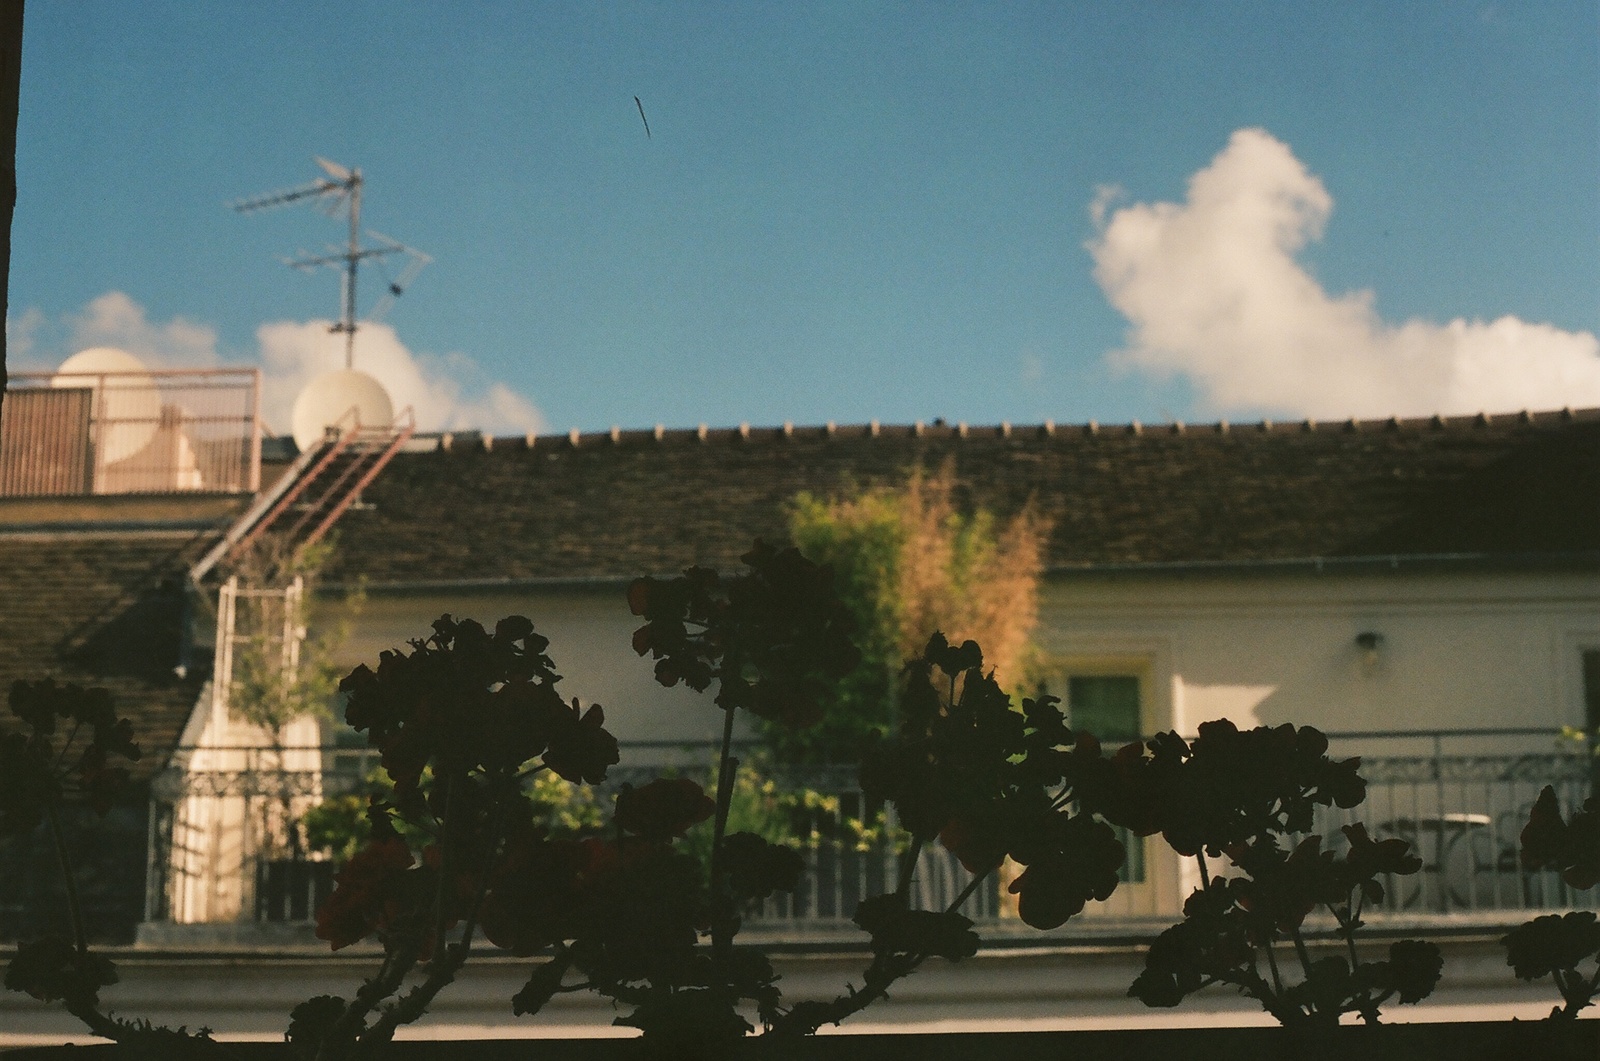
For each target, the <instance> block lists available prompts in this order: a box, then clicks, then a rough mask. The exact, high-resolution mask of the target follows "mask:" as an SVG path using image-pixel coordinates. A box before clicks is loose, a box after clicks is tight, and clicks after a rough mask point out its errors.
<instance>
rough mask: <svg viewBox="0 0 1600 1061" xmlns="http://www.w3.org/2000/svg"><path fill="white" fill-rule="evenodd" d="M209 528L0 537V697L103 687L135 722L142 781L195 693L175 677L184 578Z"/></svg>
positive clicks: (190, 683)
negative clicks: (29, 688)
mask: <svg viewBox="0 0 1600 1061" xmlns="http://www.w3.org/2000/svg"><path fill="white" fill-rule="evenodd" d="M214 538H215V532H204V533H196V532H193V531H177V532H174V531H160V532H150V531H128V530H98V531H97V530H92V529H81V530H70V531H60V530H53V531H49V532H10V533H4V534H0V587H4V593H3V595H0V602H3V603H0V695H6V694H9V692H10V688H11V683H12V682H13V681H15V680H16V679H18V678H25V679H38V678H45V677H53V678H55V679H56V680H57V681H63V682H76V683H77V684H80V685H87V686H104V687H105V688H108V689H110V690H111V692H112V694H113V696H115V698H116V704H117V710H118V713H119V714H120V715H123V716H125V717H127V718H130V719H131V720H132V721H133V727H134V732H135V734H136V735H137V737H136V739H137V740H138V743H139V745H140V747H141V748H142V749H143V750H144V752H145V755H144V758H143V759H142V760H141V762H140V763H139V764H138V766H137V767H136V768H135V775H136V776H148V774H149V773H151V772H152V771H153V770H155V769H156V768H158V767H159V766H160V765H161V763H162V762H164V761H165V759H166V754H167V752H168V751H170V750H171V748H172V747H173V746H174V745H176V744H177V742H178V736H179V734H180V733H181V732H182V729H183V725H184V723H185V721H187V719H188V715H189V710H190V708H191V707H193V705H194V702H195V698H196V697H197V696H198V695H199V691H200V689H199V686H200V682H199V680H198V678H197V677H196V676H190V677H185V678H180V677H178V675H177V674H176V673H175V672H174V667H175V666H176V665H177V664H178V661H179V656H178V653H179V648H180V634H181V630H182V623H183V592H182V578H183V572H184V571H185V569H186V568H187V565H188V564H190V563H192V562H193V561H194V559H195V558H196V550H197V549H198V548H200V547H201V546H202V545H203V544H205V543H208V542H210V541H212V540H214Z"/></svg>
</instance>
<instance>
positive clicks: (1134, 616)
mask: <svg viewBox="0 0 1600 1061" xmlns="http://www.w3.org/2000/svg"><path fill="white" fill-rule="evenodd" d="M1363 633H1374V634H1377V635H1379V636H1380V637H1381V641H1380V642H1379V644H1378V646H1377V648H1376V649H1375V650H1371V651H1369V650H1366V649H1363V648H1362V647H1361V646H1360V645H1359V644H1358V643H1357V636H1358V635H1360V634H1363ZM1036 640H1037V642H1038V644H1039V646H1040V648H1041V649H1042V650H1043V652H1044V653H1045V655H1046V658H1047V659H1052V660H1055V661H1057V662H1063V661H1064V662H1066V663H1068V664H1070V663H1071V662H1073V661H1087V662H1092V661H1094V660H1096V659H1102V658H1114V659H1120V660H1129V661H1137V660H1142V661H1145V662H1146V665H1147V666H1148V667H1149V674H1150V677H1151V682H1150V686H1151V695H1150V700H1151V704H1150V706H1149V708H1148V712H1149V715H1150V717H1149V718H1148V719H1147V726H1148V728H1149V729H1151V730H1155V729H1167V728H1175V729H1177V730H1178V731H1180V732H1183V733H1193V732H1194V731H1195V727H1196V726H1198V725H1199V724H1200V723H1201V722H1204V721H1206V720H1208V719H1213V718H1219V717H1228V718H1231V719H1233V720H1234V721H1235V722H1237V723H1239V724H1240V725H1242V726H1247V725H1256V724H1259V723H1273V724H1276V723H1281V722H1294V723H1296V724H1310V725H1316V726H1318V727H1320V728H1323V729H1326V730H1329V731H1352V730H1414V729H1438V728H1488V727H1507V726H1550V727H1554V726H1560V725H1582V724H1583V721H1584V707H1583V687H1582V672H1581V656H1580V653H1581V652H1582V651H1583V650H1584V649H1600V574H1593V573H1590V574H1573V573H1536V574H1526V573H1525V574H1422V573H1411V572H1406V571H1401V572H1398V573H1394V574H1385V575H1371V574H1320V575H1319V574H1312V573H1306V574H1292V575H1285V574H1275V575H1255V576H1242V577H1241V576H1233V577H1223V576H1218V575H1205V576H1188V577H1183V576H1150V575H1138V576H1122V577H1090V576H1067V577H1058V578H1054V579H1051V580H1050V581H1049V582H1048V584H1047V585H1046V586H1045V587H1044V591H1043V593H1042V594H1041V606H1040V623H1039V630H1038V634H1037V636H1036Z"/></svg>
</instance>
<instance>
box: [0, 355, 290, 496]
mask: <svg viewBox="0 0 1600 1061" xmlns="http://www.w3.org/2000/svg"><path fill="white" fill-rule="evenodd" d="M260 402H261V373H260V371H259V370H257V369H206V370H197V371H152V372H101V373H19V374H17V375H13V376H11V377H10V379H9V381H8V384H7V393H6V400H5V417H4V419H3V420H0V497H71V496H83V495H90V494H172V493H253V492H254V491H256V490H258V489H259V488H260V485H261V427H260V412H261V409H260Z"/></svg>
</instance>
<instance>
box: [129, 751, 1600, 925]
mask: <svg viewBox="0 0 1600 1061" xmlns="http://www.w3.org/2000/svg"><path fill="white" fill-rule="evenodd" d="M1358 749H1368V750H1369V754H1367V755H1365V756H1363V760H1362V767H1361V772H1362V774H1363V775H1364V776H1365V777H1366V778H1367V779H1368V795H1367V800H1366V802H1365V803H1364V804H1363V805H1361V806H1360V807H1357V808H1354V809H1352V810H1348V811H1341V810H1337V809H1329V810H1328V811H1327V812H1325V813H1323V814H1321V815H1319V818H1318V821H1317V830H1318V831H1319V832H1320V833H1321V834H1323V835H1324V837H1325V838H1326V839H1325V843H1326V845H1327V846H1329V847H1330V848H1338V847H1339V846H1340V845H1342V844H1343V843H1344V842H1345V841H1344V837H1343V835H1342V833H1341V832H1340V829H1341V827H1342V826H1344V825H1347V824H1349V823H1351V822H1354V821H1361V822H1365V823H1366V825H1367V827H1368V829H1369V831H1371V832H1372V833H1374V834H1375V835H1382V836H1399V837H1402V838H1404V839H1406V840H1408V841H1410V842H1411V843H1412V844H1414V845H1415V846H1416V848H1417V849H1418V852H1419V854H1420V855H1421V857H1422V858H1423V860H1424V870H1423V872H1422V873H1420V874H1417V875H1415V876H1411V877H1401V878H1395V879H1392V880H1390V881H1388V882H1387V886H1386V888H1385V897H1384V900H1383V902H1382V903H1381V904H1380V906H1379V908H1378V909H1377V910H1375V911H1374V913H1375V914H1377V915H1378V916H1384V915H1393V916H1395V917H1400V918H1405V917H1414V916H1417V915H1424V914H1426V915H1438V914H1459V913H1463V912H1488V913H1494V912H1505V913H1506V914H1507V916H1508V917H1510V916H1511V915H1512V914H1514V913H1520V912H1521V911H1527V910H1548V909H1563V908H1570V907H1573V906H1582V905H1584V904H1586V903H1587V904H1591V905H1592V904H1593V903H1594V902H1595V900H1596V896H1594V895H1586V894H1584V893H1577V892H1574V891H1573V890H1572V889H1570V888H1568V887H1566V886H1565V885H1564V884H1563V883H1562V882H1561V880H1560V879H1559V877H1557V876H1556V875H1555V874H1552V873H1546V872H1542V871H1532V870H1527V869H1524V868H1523V867H1522V866H1521V865H1520V864H1519V863H1518V860H1517V839H1518V835H1519V834H1520V832H1521V829H1522V826H1523V824H1524V823H1525V822H1526V820H1527V816H1528V811H1529V809H1530V808H1531V806H1532V804H1533V801H1534V799H1535V798H1536V797H1537V796H1538V794H1539V791H1540V790H1541V789H1542V788H1543V787H1544V786H1545V785H1551V786H1553V787H1554V788H1555V790H1556V792H1557V795H1558V798H1559V799H1560V800H1561V802H1562V804H1563V806H1564V807H1565V808H1566V809H1567V810H1568V811H1569V812H1570V811H1571V810H1572V809H1573V808H1575V807H1578V806H1580V805H1581V804H1582V803H1583V800H1584V798H1585V797H1586V796H1587V795H1588V794H1589V793H1590V792H1591V791H1593V790H1594V788H1595V785H1596V777H1597V773H1596V766H1595V759H1594V757H1593V755H1592V752H1591V749H1590V747H1588V746H1586V745H1584V744H1582V743H1579V742H1573V741H1570V740H1567V741H1564V740H1562V739H1560V737H1559V735H1558V734H1556V733H1555V732H1553V731H1549V730H1499V731H1487V730H1478V731H1438V732H1434V733H1392V732H1386V733H1365V734H1343V735H1337V736H1335V737H1334V743H1333V754H1335V755H1349V754H1355V753H1356V751H1357V750H1358ZM1370 750H1377V751H1378V752H1379V753H1380V754H1370ZM624 752H625V754H624V762H628V763H637V762H639V761H640V760H641V759H642V758H648V759H651V760H653V761H654V762H655V764H656V765H649V766H639V765H634V766H629V767H626V768H613V770H612V771H611V774H610V776H609V779H608V781H607V783H606V785H605V786H602V792H601V793H600V797H601V799H602V802H603V801H604V799H605V798H606V793H607V792H614V791H615V790H616V789H617V787H618V786H620V785H622V784H624V783H628V784H634V785H638V784H642V783H644V782H646V781H648V780H650V779H651V778H653V777H656V776H658V775H659V774H661V773H662V772H663V771H666V772H669V773H676V774H678V775H680V776H691V777H697V779H699V780H701V781H703V782H704V781H708V780H709V778H708V777H707V776H706V775H705V771H706V767H705V765H704V764H705V763H706V762H707V761H708V760H709V759H710V758H711V757H712V756H711V755H709V754H707V749H705V748H703V747H694V746H689V745H679V744H667V743H663V742H655V743H654V744H651V743H645V744H640V745H636V746H632V747H625V748H624ZM376 763H377V756H376V753H375V752H372V751H370V750H367V749H363V748H347V747H327V748H320V749H318V748H307V749H269V748H235V749H180V751H179V753H178V754H177V755H176V756H175V757H174V759H173V763H172V766H171V767H170V768H169V769H168V770H167V771H166V772H165V773H164V774H162V775H161V776H160V777H159V778H158V779H157V781H156V784H155V785H154V786H153V795H152V814H151V857H150V867H151V873H150V892H149V899H148V901H147V904H146V914H147V919H148V920H178V921H207V920H242V921H249V920H257V921H297V920H304V919H308V918H310V917H311V916H313V915H314V912H315V910H316V907H317V905H318V904H319V903H320V901H321V900H322V899H323V898H325V897H326V895H327V894H328V892H329V891H330V890H331V888H332V882H333V872H334V866H333V864H332V863H331V862H330V861H328V860H327V859H326V856H324V855H321V854H318V853H315V852H308V851H307V850H306V849H305V847H304V844H303V842H302V841H301V840H300V838H299V837H298V835H297V834H296V823H297V822H298V821H299V818H300V817H301V816H302V815H303V814H304V813H305V811H306V810H307V809H309V808H310V807H311V806H313V805H315V804H316V803H318V802H320V801H321V800H323V799H326V798H328V797H330V796H335V795H339V794H344V793H352V792H358V791H360V790H361V789H362V788H363V786H364V785H365V784H366V780H365V779H366V777H367V775H368V772H369V771H370V770H371V769H373V768H374V767H375V766H376ZM770 776H771V777H772V779H773V780H774V781H775V783H776V784H777V786H778V787H779V789H780V790H783V791H788V792H794V791H798V790H800V789H809V790H811V791H812V792H813V793H814V795H815V797H817V798H814V799H813V800H812V801H810V802H811V809H810V810H809V811H808V812H807V813H809V814H810V815H811V817H810V818H809V819H807V820H806V821H801V822H797V823H795V824H796V830H797V833H796V835H797V841H796V842H797V843H798V844H799V846H800V848H801V850H802V852H803V853H804V855H805V857H806V861H807V873H806V876H805V878H804V880H803V881H802V884H801V886H800V888H799V889H797V891H796V892H795V893H793V894H792V895H780V896H776V897H774V898H773V899H770V900H768V901H767V902H766V903H765V904H763V905H762V906H761V907H760V908H759V909H757V910H754V911H751V914H750V920H751V922H752V923H760V924H763V925H765V926H767V927H769V928H781V927H784V926H789V927H793V928H797V929H799V928H805V927H808V926H809V927H827V926H833V925H839V924H842V923H844V922H846V921H848V920H849V918H850V916H851V914H852V913H853V912H854V909H855V905H856V903H857V902H858V901H859V900H860V899H861V898H863V897H865V896H869V895H873V894H878V893H881V892H883V891H886V890H889V889H892V888H894V887H895V886H896V884H897V883H898V872H899V865H900V851H901V850H902V848H901V847H900V846H899V845H897V843H896V842H895V839H894V835H895V833H896V830H895V827H894V822H893V817H892V814H891V813H885V809H884V808H882V807H881V806H875V805H874V804H873V803H872V802H871V801H870V800H868V799H867V798H866V797H865V796H864V795H863V794H862V793H861V791H860V790H859V788H858V787H857V785H856V782H855V778H854V773H853V771H852V770H850V769H826V768H825V769H820V770H817V769H812V770H804V771H802V770H793V769H789V770H775V771H771V772H770ZM852 823H865V824H866V825H868V826H873V825H874V824H876V825H877V826H878V828H877V829H871V828H869V829H867V830H866V831H863V830H862V829H861V828H858V827H856V826H854V825H852ZM1126 840H1127V842H1128V843H1130V844H1131V845H1133V846H1134V848H1135V850H1134V851H1133V855H1134V856H1135V857H1133V858H1131V859H1130V866H1132V867H1133V868H1131V869H1129V870H1128V871H1127V872H1125V874H1124V877H1125V880H1127V882H1128V884H1127V886H1126V887H1124V888H1121V889H1119V892H1118V894H1117V895H1114V896H1113V897H1112V899H1111V900H1110V901H1109V902H1107V903H1105V904H1095V907H1098V909H1095V908H1094V907H1092V908H1091V910H1090V911H1089V913H1090V916H1091V917H1092V916H1094V915H1096V914H1098V915H1101V916H1112V917H1117V916H1122V917H1142V916H1176V914H1177V902H1179V901H1181V896H1180V893H1179V889H1178V888H1177V886H1176V881H1177V877H1176V876H1175V875H1176V874H1177V873H1179V866H1178V864H1177V861H1176V859H1174V858H1171V857H1169V853H1166V852H1164V851H1162V850H1161V847H1160V845H1159V843H1158V842H1157V841H1156V840H1155V839H1153V838H1152V839H1147V840H1143V841H1140V840H1139V839H1138V838H1133V837H1129V838H1126ZM969 880H970V875H969V874H968V873H967V872H966V871H965V870H964V869H962V868H961V866H960V865H959V863H957V862H956V860H955V859H954V858H953V857H952V856H951V855H950V854H949V853H948V852H946V851H945V850H944V849H943V848H941V847H938V846H937V845H934V846H932V847H931V848H929V849H928V850H925V851H924V852H923V853H922V855H921V857H920V858H919V861H918V863H917V866H916V867H915V870H914V873H913V879H912V885H911V887H912V895H913V899H914V900H915V901H916V902H917V903H918V904H919V905H920V906H922V907H923V908H934V907H942V906H945V905H947V904H948V903H949V902H950V901H951V900H952V899H954V898H955V897H956V896H957V895H958V894H959V893H960V891H961V890H962V889H963V888H964V887H965V886H966V885H967V883H968V881H969ZM1162 881H1167V882H1169V884H1170V885H1171V886H1169V887H1165V888H1163V887H1158V885H1161V883H1162ZM1005 899H1006V896H1005V893H1004V891H1003V889H1002V887H1001V885H1000V883H998V882H997V881H995V880H993V879H991V880H989V881H988V882H986V883H985V885H984V886H983V887H981V888H980V889H979V890H978V891H977V892H976V893H974V894H973V895H972V896H971V898H969V899H968V900H967V902H966V904H965V905H964V906H963V908H962V909H963V912H964V913H966V914H967V915H968V916H970V917H972V918H974V919H975V920H983V921H991V922H992V921H995V920H998V919H1002V918H1005V917H1006V916H1007V915H1008V904H1007V903H1006V901H1005Z"/></svg>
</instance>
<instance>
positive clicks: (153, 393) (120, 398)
mask: <svg viewBox="0 0 1600 1061" xmlns="http://www.w3.org/2000/svg"><path fill="white" fill-rule="evenodd" d="M50 386H52V387H87V388H90V389H93V390H95V391H96V399H95V407H94V416H95V419H96V420H97V421H99V422H100V428H99V434H98V439H97V441H98V446H99V453H98V455H97V458H96V459H97V460H98V462H99V463H100V464H101V465H106V464H111V463H113V462H114V461H119V460H123V459H124V458H127V457H131V456H133V455H134V454H135V453H138V452H139V451H140V450H141V449H144V447H145V446H147V445H149V444H150V440H151V439H152V438H154V437H155V433H156V428H157V427H158V426H159V425H160V423H161V391H160V390H159V389H158V388H157V387H156V381H155V379H154V378H152V377H151V375H150V372H149V370H148V369H146V368H145V367H144V362H143V361H140V360H139V359H138V358H137V357H134V356H133V355H132V354H130V353H128V352H127V351H126V350H118V349H117V348H116V347H114V346H92V347H90V348H89V349H87V350H80V351H78V352H77V353H75V354H73V355H72V356H71V357H69V358H67V359H66V360H65V361H63V362H61V367H60V368H58V369H56V374H55V376H53V377H52V378H51V380H50Z"/></svg>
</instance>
